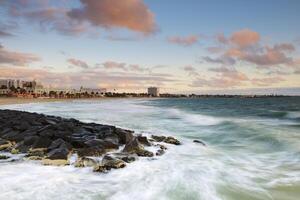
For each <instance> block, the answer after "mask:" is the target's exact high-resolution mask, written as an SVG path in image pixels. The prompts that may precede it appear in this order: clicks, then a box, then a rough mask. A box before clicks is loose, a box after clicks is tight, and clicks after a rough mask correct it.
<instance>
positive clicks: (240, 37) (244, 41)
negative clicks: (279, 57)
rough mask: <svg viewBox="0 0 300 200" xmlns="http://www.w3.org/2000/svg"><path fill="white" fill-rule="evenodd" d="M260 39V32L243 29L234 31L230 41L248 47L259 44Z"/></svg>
mask: <svg viewBox="0 0 300 200" xmlns="http://www.w3.org/2000/svg"><path fill="white" fill-rule="evenodd" d="M259 40H260V35H259V33H257V32H255V31H252V30H249V29H243V30H240V31H237V32H234V33H233V34H232V35H231V37H230V41H231V42H232V43H233V44H235V45H237V46H240V47H247V46H251V45H254V44H257V43H258V42H259Z"/></svg>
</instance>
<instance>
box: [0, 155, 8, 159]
mask: <svg viewBox="0 0 300 200" xmlns="http://www.w3.org/2000/svg"><path fill="white" fill-rule="evenodd" d="M9 158H10V157H9V156H6V155H0V160H7V159H9Z"/></svg>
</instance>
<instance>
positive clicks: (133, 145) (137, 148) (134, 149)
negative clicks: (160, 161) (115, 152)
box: [123, 138, 153, 157]
mask: <svg viewBox="0 0 300 200" xmlns="http://www.w3.org/2000/svg"><path fill="white" fill-rule="evenodd" d="M123 152H127V153H132V154H137V155H138V156H143V157H152V156H153V153H152V152H150V151H147V150H145V149H144V147H143V145H142V144H141V143H140V142H139V141H138V139H137V138H134V139H133V140H132V141H131V142H129V143H128V144H126V145H125V147H124V149H123Z"/></svg>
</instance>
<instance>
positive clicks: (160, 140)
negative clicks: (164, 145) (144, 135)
mask: <svg viewBox="0 0 300 200" xmlns="http://www.w3.org/2000/svg"><path fill="white" fill-rule="evenodd" d="M151 138H152V139H153V140H155V141H156V142H163V141H164V140H165V139H166V137H165V136H158V135H151Z"/></svg>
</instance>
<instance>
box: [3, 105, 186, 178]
mask: <svg viewBox="0 0 300 200" xmlns="http://www.w3.org/2000/svg"><path fill="white" fill-rule="evenodd" d="M152 139H153V140H151V139H148V138H147V137H146V136H143V135H134V132H133V131H131V130H125V129H121V128H116V127H115V126H110V125H103V124H96V123H83V122H80V121H78V120H76V119H72V118H71V119H64V118H61V117H55V116H46V115H43V114H37V113H29V112H22V111H14V110H0V151H4V152H5V151H6V152H11V153H13V154H18V153H25V154H26V155H25V158H26V159H29V160H41V163H42V164H43V165H57V166H64V165H69V164H70V162H69V158H70V156H71V155H72V154H77V155H78V159H77V160H76V161H75V163H74V166H75V167H93V169H94V171H96V172H106V171H108V170H110V169H119V168H123V167H125V166H126V163H130V162H133V161H135V160H137V157H139V156H140V157H153V156H154V155H156V156H159V155H162V154H163V153H164V152H165V150H166V147H165V146H163V145H161V144H158V143H159V142H165V143H169V144H175V145H179V144H180V142H179V141H178V140H177V139H175V138H173V137H166V136H154V135H153V136H152ZM152 141H154V142H155V144H154V143H153V142H152ZM149 146H153V147H154V148H157V149H158V151H156V154H154V153H153V152H151V151H149V150H147V149H146V148H147V147H149ZM2 159H4V157H2ZM101 159H102V160H101Z"/></svg>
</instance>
